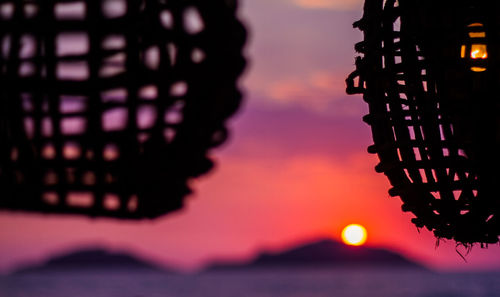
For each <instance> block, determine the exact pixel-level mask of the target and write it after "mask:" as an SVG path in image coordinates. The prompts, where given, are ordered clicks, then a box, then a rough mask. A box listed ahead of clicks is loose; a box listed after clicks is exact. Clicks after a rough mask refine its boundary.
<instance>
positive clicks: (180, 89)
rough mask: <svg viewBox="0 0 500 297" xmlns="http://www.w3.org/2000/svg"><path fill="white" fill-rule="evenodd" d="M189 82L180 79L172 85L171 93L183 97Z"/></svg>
mask: <svg viewBox="0 0 500 297" xmlns="http://www.w3.org/2000/svg"><path fill="white" fill-rule="evenodd" d="M187 91H188V84H187V83H186V82H185V81H178V82H175V83H173V84H172V85H171V86H170V95H172V96H175V97H181V96H184V95H186V94H187Z"/></svg>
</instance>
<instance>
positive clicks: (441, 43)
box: [347, 0, 500, 246]
mask: <svg viewBox="0 0 500 297" xmlns="http://www.w3.org/2000/svg"><path fill="white" fill-rule="evenodd" d="M493 2H495V1H492V2H488V1H473V2H471V1H463V0H458V1H451V0H450V1H447V0H445V1H431V0H423V1H422V0H419V1H416V0H399V1H395V0H387V1H382V0H366V1H365V8H364V16H363V18H362V19H361V20H360V21H358V22H356V23H355V27H358V28H360V29H361V30H362V31H363V33H364V41H363V42H360V43H358V44H357V45H356V50H357V51H358V52H360V53H362V54H363V57H359V58H357V60H356V71H354V72H353V73H352V74H351V75H350V76H349V78H348V79H347V85H348V89H347V92H348V93H350V94H358V93H359V94H363V95H364V96H363V98H364V100H365V101H366V102H367V103H368V105H369V110H370V112H369V114H368V115H367V116H366V117H365V118H364V120H365V121H366V122H367V123H368V124H369V125H370V126H371V129H372V134H373V139H374V145H373V146H371V147H370V148H369V152H371V153H376V154H377V155H378V157H379V158H380V164H379V165H378V166H377V167H376V170H377V171H378V172H382V173H384V174H385V175H386V176H387V177H388V178H389V180H390V182H391V184H392V185H393V188H392V189H391V190H390V191H389V193H390V194H391V195H392V196H400V197H401V199H402V201H403V210H404V211H410V212H412V213H413V214H415V216H416V218H414V219H412V221H413V223H415V224H416V226H417V227H419V228H421V227H427V228H428V229H429V230H431V231H434V234H435V236H436V237H438V238H446V239H454V240H456V241H457V242H458V243H461V244H465V245H467V246H471V245H472V244H473V243H476V242H478V243H486V244H488V243H496V242H498V236H499V234H500V197H499V193H498V186H497V184H498V181H499V170H498V168H499V165H500V163H499V162H498V158H499V157H498V152H499V139H500V133H499V128H500V126H499V124H500V121H499V116H498V112H499V111H500V109H499V104H500V101H499V93H498V85H499V83H500V73H499V69H500V68H499V53H500V48H499V47H500V22H499V18H498V16H499V15H500V5H499V4H498V1H496V3H493ZM472 4H474V5H472Z"/></svg>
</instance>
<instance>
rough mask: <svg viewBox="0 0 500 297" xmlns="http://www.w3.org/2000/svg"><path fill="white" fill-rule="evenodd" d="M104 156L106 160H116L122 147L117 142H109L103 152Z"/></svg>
mask: <svg viewBox="0 0 500 297" xmlns="http://www.w3.org/2000/svg"><path fill="white" fill-rule="evenodd" d="M102 157H103V159H104V160H106V161H114V160H116V159H118V158H119V157H120V149H119V148H118V146H117V145H115V144H107V145H106V146H105V147H104V150H103V152H102Z"/></svg>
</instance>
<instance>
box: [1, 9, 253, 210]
mask: <svg viewBox="0 0 500 297" xmlns="http://www.w3.org/2000/svg"><path fill="white" fill-rule="evenodd" d="M235 12H236V1H235V0H211V1H206V0H169V1H165V0H54V1H45V0H33V1H14V0H12V1H2V3H1V4H0V28H1V29H0V191H1V194H0V195H1V196H0V207H1V208H4V209H11V210H28V211H37V212H48V213H79V214H86V215H90V216H108V217H119V218H144V217H148V218H154V217H157V216H160V215H163V214H166V213H169V212H171V211H174V210H177V209H179V208H181V207H182V204H183V198H184V197H185V196H186V195H187V194H188V193H190V189H189V187H188V185H187V182H188V181H189V179H191V178H194V177H198V176H200V175H202V174H205V173H206V172H208V171H209V170H210V169H211V168H212V161H211V160H210V159H208V157H207V151H208V150H209V149H211V148H213V147H216V146H218V145H220V144H221V143H222V142H224V141H225V139H226V137H227V130H226V128H225V121H226V120H227V119H228V118H229V117H230V116H231V115H232V114H233V113H234V112H235V111H236V110H237V109H238V107H239V105H240V101H241V94H240V92H239V90H238V88H237V85H236V84H237V79H238V77H239V75H240V74H241V72H242V71H243V69H244V66H245V59H244V58H243V56H242V48H243V45H244V43H245V39H246V32H245V29H244V27H243V26H242V24H241V23H240V22H239V21H238V20H237V18H236V16H235Z"/></svg>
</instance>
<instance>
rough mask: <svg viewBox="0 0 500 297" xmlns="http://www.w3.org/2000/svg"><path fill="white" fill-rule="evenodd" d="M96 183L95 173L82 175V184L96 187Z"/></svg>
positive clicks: (88, 172) (90, 172)
mask: <svg viewBox="0 0 500 297" xmlns="http://www.w3.org/2000/svg"><path fill="white" fill-rule="evenodd" d="M95 182H96V176H95V173H94V172H92V171H87V172H85V173H84V174H83V175H82V183H83V184H84V185H88V186H91V185H95Z"/></svg>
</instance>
